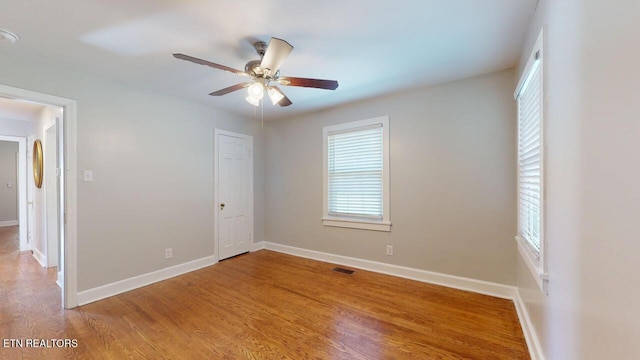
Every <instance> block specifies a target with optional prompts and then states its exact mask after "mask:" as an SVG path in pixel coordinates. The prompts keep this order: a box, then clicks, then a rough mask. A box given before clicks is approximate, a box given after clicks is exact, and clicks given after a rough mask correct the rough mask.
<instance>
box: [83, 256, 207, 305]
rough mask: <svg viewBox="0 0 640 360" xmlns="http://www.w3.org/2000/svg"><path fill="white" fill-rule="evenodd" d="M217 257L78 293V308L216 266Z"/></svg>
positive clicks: (205, 258) (198, 260)
mask: <svg viewBox="0 0 640 360" xmlns="http://www.w3.org/2000/svg"><path fill="white" fill-rule="evenodd" d="M217 262H218V261H217V258H216V256H207V257H204V258H201V259H197V260H193V261H189V262H186V263H184V264H179V265H175V266H171V267H168V268H164V269H160V270H157V271H153V272H150V273H146V274H143V275H139V276H134V277H132V278H128V279H124V280H120V281H116V282H114V283H111V284H107V285H102V286H98V287H96V288H93V289H89V290H84V291H80V292H78V306H81V305H85V304H88V303H92V302H94V301H98V300H102V299H105V298H108V297H111V296H114V295H118V294H121V293H123V292H127V291H131V290H134V289H137V288H140V287H143V286H147V285H150V284H153V283H156V282H159V281H162V280H166V279H169V278H172V277H176V276H178V275H182V274H185V273H188V272H191V271H194V270H198V269H201V268H203V267H207V266H211V265H214V264H216V263H217Z"/></svg>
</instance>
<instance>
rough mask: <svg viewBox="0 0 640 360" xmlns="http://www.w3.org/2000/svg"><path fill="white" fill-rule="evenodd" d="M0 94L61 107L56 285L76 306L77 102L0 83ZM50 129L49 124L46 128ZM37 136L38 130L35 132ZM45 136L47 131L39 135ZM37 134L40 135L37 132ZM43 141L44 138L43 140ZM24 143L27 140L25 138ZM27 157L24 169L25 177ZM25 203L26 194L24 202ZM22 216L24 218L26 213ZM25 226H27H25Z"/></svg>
mask: <svg viewBox="0 0 640 360" xmlns="http://www.w3.org/2000/svg"><path fill="white" fill-rule="evenodd" d="M0 97H2V98H7V99H20V100H23V101H29V102H34V103H40V104H45V105H51V106H57V107H60V108H62V111H63V115H62V116H61V117H60V118H58V120H57V121H56V124H55V125H56V128H55V131H56V133H57V135H58V136H56V137H55V140H56V142H57V144H56V148H57V149H58V151H57V155H58V156H57V157H56V163H57V164H58V165H57V166H56V168H58V170H56V172H57V176H54V178H55V177H57V186H54V188H55V189H56V190H54V192H58V193H57V198H58V200H59V201H58V202H57V206H56V207H57V211H58V214H57V218H58V220H57V221H56V225H57V229H56V231H57V233H58V237H59V239H61V241H60V242H59V244H58V249H57V251H56V252H57V253H58V256H57V257H58V265H59V266H58V270H59V272H60V273H59V276H58V284H59V285H60V287H61V288H62V291H61V297H62V305H63V307H64V308H67V309H70V308H74V307H76V306H77V304H78V302H77V259H76V258H77V240H76V218H77V215H76V174H77V169H76V102H75V101H74V100H71V99H65V98H61V97H58V96H53V95H48V94H43V93H38V92H34V91H29V90H24V89H19V88H14V87H10V86H5V85H0ZM48 128H50V127H48ZM36 135H37V133H36ZM41 135H42V136H43V137H45V136H46V132H45V133H43V134H41ZM37 136H40V135H37ZM45 142H46V139H45ZM25 144H26V139H25ZM26 158H27V156H25V157H23V159H25V171H24V172H23V174H25V176H26V173H27V171H26ZM26 203H27V200H26V194H25V199H24V204H26ZM23 218H26V214H25V216H24V217H23ZM25 228H26V227H25Z"/></svg>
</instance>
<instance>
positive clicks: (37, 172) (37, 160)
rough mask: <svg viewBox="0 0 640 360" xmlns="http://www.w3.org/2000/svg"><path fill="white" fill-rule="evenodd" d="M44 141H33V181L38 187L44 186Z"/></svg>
mask: <svg viewBox="0 0 640 360" xmlns="http://www.w3.org/2000/svg"><path fill="white" fill-rule="evenodd" d="M42 164H43V161H42V142H40V140H36V141H34V142H33V181H35V183H36V187H37V188H38V189H40V188H42V175H43V174H42Z"/></svg>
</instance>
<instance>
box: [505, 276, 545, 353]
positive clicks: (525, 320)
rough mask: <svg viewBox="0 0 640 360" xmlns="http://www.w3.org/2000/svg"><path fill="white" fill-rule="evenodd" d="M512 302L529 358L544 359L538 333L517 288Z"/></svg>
mask: <svg viewBox="0 0 640 360" xmlns="http://www.w3.org/2000/svg"><path fill="white" fill-rule="evenodd" d="M513 303H514V304H515V306H516V312H517V313H518V319H519V320H520V327H521V328H522V332H523V333H524V339H525V340H526V342H527V347H528V348H529V356H531V360H545V357H544V353H543V352H542V346H541V345H540V340H539V339H538V335H536V330H535V327H534V326H533V323H532V322H531V317H530V316H529V311H528V310H527V306H526V305H525V303H524V300H522V297H521V296H520V291H519V290H518V289H517V288H516V293H515V298H514V299H513Z"/></svg>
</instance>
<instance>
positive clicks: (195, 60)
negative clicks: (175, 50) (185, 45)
mask: <svg viewBox="0 0 640 360" xmlns="http://www.w3.org/2000/svg"><path fill="white" fill-rule="evenodd" d="M173 57H174V58H176V59H180V60H186V61H191V62H192V63H196V64H200V65H204V66H209V67H212V68H214V69H220V70H224V71H229V72H232V73H234V74H238V75H242V76H249V74H247V73H246V72H244V71H240V70H237V69H234V68H230V67H228V66H224V65H220V64H216V63H212V62H211V61H207V60H202V59H198V58H196V57H193V56H189V55H185V54H173Z"/></svg>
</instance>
